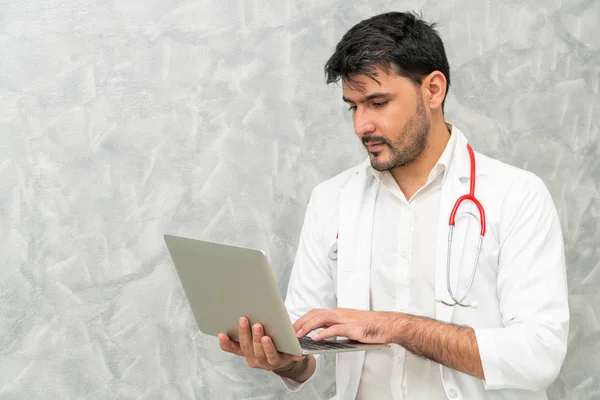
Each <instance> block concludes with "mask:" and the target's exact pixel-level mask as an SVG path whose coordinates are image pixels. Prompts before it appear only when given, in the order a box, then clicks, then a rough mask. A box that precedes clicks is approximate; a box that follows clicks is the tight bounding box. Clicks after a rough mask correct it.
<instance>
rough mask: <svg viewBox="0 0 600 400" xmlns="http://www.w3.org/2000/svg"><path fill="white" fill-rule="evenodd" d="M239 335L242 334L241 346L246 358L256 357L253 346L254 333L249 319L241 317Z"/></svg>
mask: <svg viewBox="0 0 600 400" xmlns="http://www.w3.org/2000/svg"><path fill="white" fill-rule="evenodd" d="M239 325H240V326H239V328H238V331H239V335H240V347H241V349H242V353H243V355H244V357H246V358H254V348H253V346H252V334H251V333H250V326H249V324H248V319H246V318H244V317H242V318H240V324H239Z"/></svg>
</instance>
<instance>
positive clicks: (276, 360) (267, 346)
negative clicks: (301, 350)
mask: <svg viewBox="0 0 600 400" xmlns="http://www.w3.org/2000/svg"><path fill="white" fill-rule="evenodd" d="M261 342H262V345H263V349H264V351H265V355H266V357H267V361H268V363H269V365H271V366H272V367H273V368H280V367H283V366H284V365H286V364H288V365H289V363H290V362H293V361H302V360H304V359H305V358H306V356H295V355H293V354H287V353H280V352H279V351H277V347H275V343H273V339H271V338H270V337H269V336H263V338H262V339H261Z"/></svg>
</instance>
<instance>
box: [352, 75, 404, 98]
mask: <svg viewBox="0 0 600 400" xmlns="http://www.w3.org/2000/svg"><path fill="white" fill-rule="evenodd" d="M410 87H414V84H413V82H412V81H411V80H410V79H408V78H405V77H403V76H400V75H397V74H396V73H394V72H392V71H390V73H386V72H385V71H383V70H381V69H377V70H375V75H374V76H373V77H370V76H367V75H364V74H354V75H350V76H349V77H348V78H346V79H343V80H342V91H343V94H344V97H346V98H348V99H352V98H354V97H357V98H360V97H363V96H368V95H369V94H372V93H375V92H388V93H407V92H413V90H410V91H408V90H407V89H409V88H410Z"/></svg>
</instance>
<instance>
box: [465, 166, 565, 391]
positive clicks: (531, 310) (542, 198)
mask: <svg viewBox="0 0 600 400" xmlns="http://www.w3.org/2000/svg"><path fill="white" fill-rule="evenodd" d="M527 181H528V182H526V184H523V185H518V184H515V185H514V186H513V187H512V188H511V189H510V192H511V193H513V196H516V197H518V198H512V199H509V200H507V201H505V203H504V206H505V207H503V211H502V212H503V215H502V221H503V222H502V223H501V224H500V253H499V263H498V264H499V265H498V282H497V294H498V298H499V302H500V309H501V312H502V318H503V324H504V328H492V329H475V334H476V337H477V343H478V346H479V352H480V355H481V362H482V365H483V371H484V375H485V382H484V386H485V388H486V389H488V390H493V389H505V388H507V389H508V388H511V389H523V390H531V391H543V390H545V389H546V388H547V387H548V386H550V384H551V383H552V382H553V381H554V380H555V379H556V377H557V376H558V373H559V372H560V369H561V366H562V363H563V361H564V358H565V354H566V350H567V336H568V331H569V308H568V293H567V280H566V267H565V254H564V244H563V237H562V232H561V227H560V222H559V218H558V214H557V212H556V208H555V206H554V203H553V201H552V199H551V197H550V193H549V192H548V190H547V188H546V186H545V185H544V183H543V182H542V181H541V180H540V179H539V178H537V177H535V176H531V179H528V180H527ZM519 186H521V187H519Z"/></svg>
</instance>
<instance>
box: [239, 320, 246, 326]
mask: <svg viewBox="0 0 600 400" xmlns="http://www.w3.org/2000/svg"><path fill="white" fill-rule="evenodd" d="M240 326H241V327H243V328H245V327H246V318H244V317H242V318H240Z"/></svg>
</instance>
